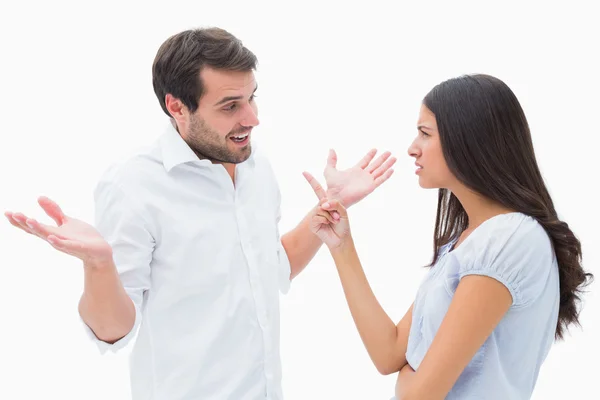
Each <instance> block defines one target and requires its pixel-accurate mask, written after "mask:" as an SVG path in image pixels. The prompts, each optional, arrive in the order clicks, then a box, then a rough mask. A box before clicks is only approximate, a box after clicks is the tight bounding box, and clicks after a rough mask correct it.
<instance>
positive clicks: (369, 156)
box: [356, 149, 377, 169]
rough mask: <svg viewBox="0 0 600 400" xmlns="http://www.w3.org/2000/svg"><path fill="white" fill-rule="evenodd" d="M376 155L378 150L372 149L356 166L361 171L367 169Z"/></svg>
mask: <svg viewBox="0 0 600 400" xmlns="http://www.w3.org/2000/svg"><path fill="white" fill-rule="evenodd" d="M375 154H377V149H371V150H370V151H369V152H368V153H367V154H366V155H365V156H364V157H363V158H362V160H360V161H359V162H358V163H357V164H356V166H357V167H358V168H360V169H365V168H366V167H367V165H369V163H370V162H371V160H373V157H375Z"/></svg>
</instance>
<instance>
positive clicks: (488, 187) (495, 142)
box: [423, 75, 593, 339]
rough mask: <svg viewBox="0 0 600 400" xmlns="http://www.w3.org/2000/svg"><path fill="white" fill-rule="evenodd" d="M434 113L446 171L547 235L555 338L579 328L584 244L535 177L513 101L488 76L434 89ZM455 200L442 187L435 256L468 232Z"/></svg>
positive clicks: (525, 130)
mask: <svg viewBox="0 0 600 400" xmlns="http://www.w3.org/2000/svg"><path fill="white" fill-rule="evenodd" d="M423 103H424V105H425V106H426V107H427V108H428V109H429V110H430V111H431V112H432V113H433V114H435V118H436V122H437V125H438V131H439V135H440V141H441V144H442V151H443V154H444V158H445V160H446V163H447V164H448V168H449V169H450V171H451V172H452V173H453V174H454V175H455V176H456V177H457V179H459V180H460V181H461V182H462V183H463V184H465V185H466V186H467V187H469V188H471V189H472V190H474V191H476V192H477V193H479V194H481V195H483V196H485V197H487V198H489V199H492V200H494V201H496V202H497V203H499V204H501V205H503V206H504V207H506V208H508V209H511V210H515V211H518V212H521V213H523V214H526V215H529V216H531V217H533V218H535V219H536V220H537V221H538V222H539V223H540V224H541V226H542V227H543V228H544V229H545V231H546V232H547V233H548V236H549V238H550V240H551V242H552V245H553V247H554V252H555V253H556V258H557V261H558V268H559V279H560V309H559V315H558V324H557V327H556V332H555V337H556V338H557V339H562V338H563V335H564V330H565V328H567V327H568V325H569V324H577V325H579V310H578V307H577V305H578V304H577V303H578V302H579V301H580V300H581V298H580V294H581V293H582V289H583V287H584V286H586V285H587V284H589V283H591V281H592V279H593V275H592V274H591V273H586V272H585V271H584V270H583V268H582V266H581V243H580V241H579V239H578V238H577V237H576V236H575V235H574V234H573V232H572V231H571V229H570V228H569V226H568V225H567V223H566V222H564V221H561V220H560V219H559V218H558V216H557V213H556V210H555V209H554V204H553V202H552V199H551V197H550V194H549V192H548V190H547V188H546V185H545V183H544V180H543V178H542V174H541V173H540V170H539V167H538V164H537V161H536V157H535V153H534V150H533V143H532V139H531V133H530V130H529V124H528V122H527V119H526V118H525V113H524V112H523V109H522V108H521V105H520V103H519V101H518V100H517V97H516V96H515V94H514V93H513V92H512V90H511V89H510V88H509V87H508V86H507V85H506V84H505V83H504V82H502V81H501V80H499V79H497V78H494V77H492V76H489V75H467V76H461V77H458V78H453V79H450V80H447V81H445V82H442V83H440V84H439V85H437V86H436V87H434V88H433V89H432V90H431V91H430V92H429V93H428V94H427V96H425V98H424V100H423ZM468 222H469V221H468V216H467V214H466V212H465V210H464V208H463V207H462V205H461V203H460V201H459V200H458V198H457V197H456V196H455V195H454V194H453V193H451V192H450V191H449V190H447V189H440V190H439V195H438V208H437V217H436V223H435V233H434V256H433V261H432V263H431V265H433V264H435V262H436V261H437V259H438V256H439V251H440V248H441V247H442V246H444V245H446V244H448V243H450V242H451V241H453V240H456V239H457V238H458V237H459V236H460V235H461V233H462V232H463V231H464V230H465V229H466V228H467V225H468Z"/></svg>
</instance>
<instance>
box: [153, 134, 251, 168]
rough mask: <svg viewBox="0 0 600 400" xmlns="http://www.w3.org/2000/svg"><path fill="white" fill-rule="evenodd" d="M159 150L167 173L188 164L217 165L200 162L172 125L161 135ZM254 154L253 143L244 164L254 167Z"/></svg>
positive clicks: (204, 161) (206, 161)
mask: <svg viewBox="0 0 600 400" xmlns="http://www.w3.org/2000/svg"><path fill="white" fill-rule="evenodd" d="M160 148H161V152H162V159H163V165H164V167H165V169H166V170H167V172H169V171H171V170H172V169H173V168H175V167H176V166H178V165H181V164H185V163H188V162H191V163H194V164H196V165H198V166H202V167H212V166H214V165H218V164H213V163H212V162H211V161H209V160H201V159H200V158H198V156H197V155H196V153H194V151H193V150H192V149H191V148H190V146H189V145H188V144H187V143H186V142H185V140H183V138H182V137H181V135H180V134H179V132H177V130H176V129H175V127H174V126H173V124H169V126H168V127H167V128H166V131H165V133H163V135H162V136H161V137H160ZM255 154H256V149H255V142H254V141H253V142H252V151H251V154H250V157H249V158H248V160H246V161H245V162H244V163H248V164H249V165H250V166H254V162H255V160H254V156H255Z"/></svg>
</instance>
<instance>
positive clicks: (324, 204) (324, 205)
mask: <svg viewBox="0 0 600 400" xmlns="http://www.w3.org/2000/svg"><path fill="white" fill-rule="evenodd" d="M321 207H325V208H327V207H329V203H327V202H325V203H323V204H322V206H321Z"/></svg>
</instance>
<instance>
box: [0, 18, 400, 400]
mask: <svg viewBox="0 0 600 400" xmlns="http://www.w3.org/2000/svg"><path fill="white" fill-rule="evenodd" d="M255 68H256V57H255V56H254V54H253V53H252V52H250V51H249V50H248V49H246V48H245V47H244V46H243V44H242V43H241V42H240V41H239V40H238V39H237V38H235V37H234V36H232V35H231V34H229V33H228V32H226V31H224V30H221V29H217V28H209V29H196V30H188V31H185V32H181V33H179V34H177V35H174V36H172V37H171V38H169V39H168V40H167V41H165V42H164V43H163V44H162V46H161V47H160V49H159V50H158V53H157V55H156V58H155V61H154V65H153V85H154V90H155V93H156V95H157V97H158V100H159V103H160V105H161V107H162V109H163V111H164V112H165V113H166V114H167V116H168V117H169V118H170V121H171V124H170V125H169V126H168V127H167V129H166V131H165V132H164V134H163V135H162V136H161V137H160V139H159V140H158V141H157V142H156V143H155V144H154V145H153V146H152V147H151V148H150V149H149V150H148V151H145V152H143V153H141V154H139V155H136V156H135V157H133V158H131V159H130V160H128V161H127V162H125V163H124V164H122V165H120V166H113V167H112V168H111V169H109V170H108V171H107V172H106V174H105V175H104V176H103V178H102V179H101V180H100V182H99V184H98V186H97V188H96V191H95V203H96V228H93V227H92V226H90V225H88V224H86V223H85V222H83V221H80V220H77V219H75V218H72V217H69V216H67V215H65V214H64V213H63V212H62V211H61V209H60V208H59V206H58V205H57V204H56V203H54V202H53V201H51V200H50V199H48V198H45V197H42V198H40V199H39V203H40V205H41V207H42V208H43V209H44V210H45V211H46V213H47V214H48V215H49V216H50V217H52V218H53V219H54V221H55V222H56V224H57V225H58V226H57V227H53V226H48V225H44V224H41V223H39V222H37V221H35V220H34V219H31V218H27V217H26V216H24V215H23V214H20V213H10V212H7V213H6V216H7V218H8V219H9V220H10V222H11V223H12V224H13V225H15V226H17V227H19V228H22V229H23V230H25V231H26V232H29V233H32V234H35V235H37V236H39V237H41V238H42V239H45V240H47V241H48V242H49V243H50V244H51V245H52V246H54V247H55V248H56V249H58V250H60V251H63V252H65V253H67V254H71V255H73V256H75V257H78V258H80V259H81V260H82V261H83V264H84V271H85V282H84V292H83V295H82V297H81V301H80V304H79V312H80V315H81V318H82V321H83V322H85V327H86V329H87V330H88V332H89V334H90V337H92V339H93V340H95V341H96V342H97V343H98V345H99V347H100V349H101V351H102V352H105V351H107V350H108V349H110V350H112V351H116V350H118V349H120V348H122V347H123V346H125V345H126V344H127V343H128V342H129V341H130V339H131V338H132V336H133V335H134V334H135V332H137V331H139V334H138V337H137V340H136V342H135V347H134V348H133V352H132V356H131V386H132V392H133V398H134V399H135V400H142V399H144V400H146V399H153V400H183V399H186V400H187V399H236V400H237V399H249V400H253V399H281V398H282V393H281V366H280V356H279V292H280V291H281V292H282V293H286V292H287V290H288V289H289V285H290V281H291V280H292V279H293V278H294V277H295V276H296V275H298V274H299V273H300V271H302V269H303V268H304V267H305V266H306V265H307V264H308V262H309V261H310V260H311V259H312V258H313V256H314V255H315V253H316V252H317V251H318V249H319V247H320V246H321V244H322V243H321V241H320V239H318V237H317V236H316V235H314V234H312V233H311V231H310V229H309V218H304V220H302V221H301V222H300V223H299V225H298V226H297V227H296V228H295V229H293V230H292V231H290V232H289V233H287V234H285V235H283V236H280V234H279V231H278V221H279V218H280V215H279V212H280V194H279V188H278V185H277V182H276V180H275V176H274V173H273V170H272V169H271V166H270V164H269V162H268V161H267V159H266V158H265V157H264V156H263V155H261V153H260V149H257V148H256V146H252V144H251V135H252V129H253V128H254V127H255V126H257V125H258V123H259V121H258V117H257V106H256V102H255V99H254V96H255V91H256V88H257V85H256V81H255V78H254V73H253V71H254V70H255ZM374 156H375V151H371V152H369V153H368V154H367V155H366V156H365V158H364V159H363V160H361V161H360V162H359V163H358V164H357V165H356V166H355V167H353V168H351V169H348V170H345V171H338V170H337V169H336V156H335V153H334V152H333V151H331V152H330V155H329V160H328V165H327V168H326V170H325V175H326V182H327V185H328V189H327V192H325V190H324V189H322V188H321V187H320V186H319V184H318V183H317V182H316V180H315V179H314V178H313V177H312V176H310V175H309V174H305V177H306V178H307V179H308V180H309V182H310V183H311V184H312V185H313V187H315V188H316V190H317V193H319V198H325V196H326V195H329V196H330V197H335V198H338V199H340V200H341V201H342V202H343V204H345V205H346V206H350V205H352V204H354V203H356V202H357V201H359V200H361V199H362V198H364V197H365V196H366V195H367V194H369V193H370V192H372V191H373V190H374V189H375V188H376V187H377V186H379V185H380V184H381V183H383V182H384V181H385V180H387V179H388V178H389V177H390V175H391V174H392V171H393V170H392V169H391V168H390V167H391V166H392V165H393V163H394V162H395V159H394V158H393V157H390V154H389V153H384V154H382V155H381V156H380V157H378V159H377V160H375V161H373V162H371V161H372V160H373V158H374ZM307 215H308V214H307ZM337 218H339V216H337Z"/></svg>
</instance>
